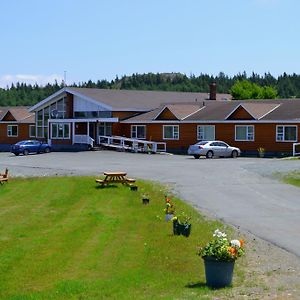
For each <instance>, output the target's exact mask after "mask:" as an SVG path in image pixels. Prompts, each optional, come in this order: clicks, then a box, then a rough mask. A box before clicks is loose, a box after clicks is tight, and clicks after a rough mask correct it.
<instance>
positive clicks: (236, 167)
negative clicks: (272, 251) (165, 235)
mask: <svg viewBox="0 0 300 300" xmlns="http://www.w3.org/2000/svg"><path fill="white" fill-rule="evenodd" d="M6 167H7V168H8V169H9V170H10V173H11V174H12V176H56V175H95V176H96V175H99V174H101V173H103V172H105V171H126V172H127V174H128V175H129V176H130V177H134V178H142V179H150V180H157V181H160V182H162V183H165V184H168V185H169V186H170V188H172V189H173V190H174V191H175V192H176V193H178V194H179V195H180V196H181V197H182V198H183V199H185V200H186V201H188V202H190V203H192V204H193V205H194V206H195V207H197V208H198V209H200V210H201V211H203V212H205V213H206V214H208V215H211V216H213V217H217V218H219V219H222V220H224V221H225V222H227V223H230V224H233V225H236V226H240V227H241V228H242V229H243V230H246V231H249V232H251V233H253V234H255V235H257V236H259V237H261V238H263V239H265V240H267V241H270V242H272V243H274V244H276V245H278V246H280V247H282V248H285V249H287V250H289V251H290V252H292V253H295V254H296V255H298V256H300V233H299V232H300V218H299V213H300V189H298V188H296V187H293V186H289V185H286V184H283V183H280V182H278V181H277V180H276V179H274V178H272V177H271V176H270V175H271V174H272V173H274V172H288V171H291V170H297V169H298V170H299V169H300V160H299V161H298V160H291V161H287V160H278V159H259V158H237V159H231V158H220V159H199V160H195V159H194V158H193V157H189V156H177V155H147V154H132V153H121V152H112V151H98V152H93V151H91V152H77V153H76V152H73V153H70V152H68V153H67V152H65V153H49V154H41V155H28V156H18V157H16V156H14V155H13V154H10V153H0V171H1V169H5V168H6Z"/></svg>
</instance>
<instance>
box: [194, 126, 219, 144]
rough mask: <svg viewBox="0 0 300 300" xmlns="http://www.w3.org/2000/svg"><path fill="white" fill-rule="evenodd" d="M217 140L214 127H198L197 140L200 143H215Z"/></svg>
mask: <svg viewBox="0 0 300 300" xmlns="http://www.w3.org/2000/svg"><path fill="white" fill-rule="evenodd" d="M214 139H215V126H214V125H205V126H202V125H199V126H197V140H198V141H213V140H214Z"/></svg>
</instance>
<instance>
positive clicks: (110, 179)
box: [96, 172, 135, 186]
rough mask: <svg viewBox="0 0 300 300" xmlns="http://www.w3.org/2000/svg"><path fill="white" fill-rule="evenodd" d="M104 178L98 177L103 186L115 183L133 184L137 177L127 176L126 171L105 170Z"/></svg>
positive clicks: (98, 181)
mask: <svg viewBox="0 0 300 300" xmlns="http://www.w3.org/2000/svg"><path fill="white" fill-rule="evenodd" d="M103 175H104V176H105V178H104V179H96V182H97V183H99V184H100V185H101V186H105V185H109V184H114V183H122V184H127V185H129V184H132V183H134V182H135V179H133V178H128V177H126V175H127V173H126V172H104V173H103Z"/></svg>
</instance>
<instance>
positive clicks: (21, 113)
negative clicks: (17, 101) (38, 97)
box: [0, 106, 35, 123]
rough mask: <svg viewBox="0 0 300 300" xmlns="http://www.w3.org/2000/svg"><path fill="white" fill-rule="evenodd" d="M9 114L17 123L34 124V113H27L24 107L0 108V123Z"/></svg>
mask: <svg viewBox="0 0 300 300" xmlns="http://www.w3.org/2000/svg"><path fill="white" fill-rule="evenodd" d="M8 112H10V113H11V114H12V115H13V117H14V118H15V119H16V121H17V122H19V123H35V117H34V113H30V112H29V111H28V107H26V106H6V107H0V121H2V119H3V118H4V117H5V115H6V114H7V113H8Z"/></svg>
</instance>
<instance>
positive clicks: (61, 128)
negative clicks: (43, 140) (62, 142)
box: [51, 123, 70, 139]
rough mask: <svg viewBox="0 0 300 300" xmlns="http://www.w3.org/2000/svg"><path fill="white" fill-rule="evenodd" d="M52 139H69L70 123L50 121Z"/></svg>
mask: <svg viewBox="0 0 300 300" xmlns="http://www.w3.org/2000/svg"><path fill="white" fill-rule="evenodd" d="M51 138H52V139H69V138H70V123H51Z"/></svg>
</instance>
